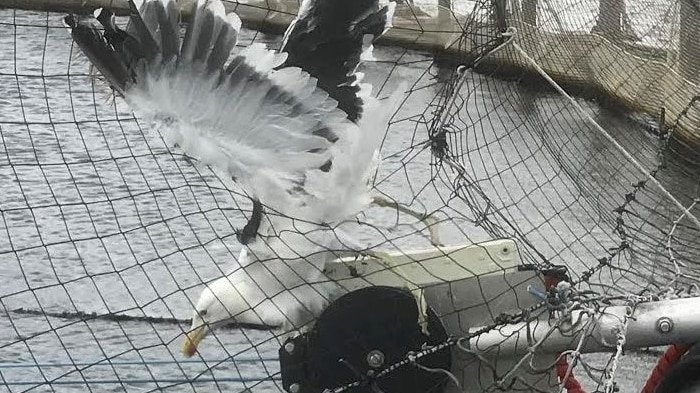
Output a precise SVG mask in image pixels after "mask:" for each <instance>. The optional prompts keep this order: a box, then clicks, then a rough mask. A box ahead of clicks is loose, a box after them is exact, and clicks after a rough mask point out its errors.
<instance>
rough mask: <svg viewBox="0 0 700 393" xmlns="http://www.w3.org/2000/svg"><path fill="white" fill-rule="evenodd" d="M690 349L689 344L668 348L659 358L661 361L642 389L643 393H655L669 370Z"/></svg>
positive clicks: (674, 345)
mask: <svg viewBox="0 0 700 393" xmlns="http://www.w3.org/2000/svg"><path fill="white" fill-rule="evenodd" d="M689 349H690V345H688V344H673V345H670V346H669V347H668V348H666V351H665V352H664V353H663V354H662V355H661V356H659V360H658V362H657V363H656V366H655V367H654V369H653V370H652V371H651V374H649V377H648V378H647V381H646V383H645V384H644V388H642V393H654V392H655V391H656V388H657V387H658V386H659V384H660V383H661V380H662V379H664V376H666V373H667V372H668V370H670V369H671V367H673V366H674V365H675V364H676V363H678V361H679V360H680V359H681V358H682V357H683V355H685V353H686V352H688V350H689Z"/></svg>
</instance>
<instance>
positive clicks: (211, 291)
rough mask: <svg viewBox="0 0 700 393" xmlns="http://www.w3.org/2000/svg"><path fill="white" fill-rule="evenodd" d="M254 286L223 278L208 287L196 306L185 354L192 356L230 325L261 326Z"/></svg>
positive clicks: (187, 337)
mask: <svg viewBox="0 0 700 393" xmlns="http://www.w3.org/2000/svg"><path fill="white" fill-rule="evenodd" d="M252 293H254V291H252V290H251V283H250V282H249V281H248V280H245V279H241V278H240V277H239V278H238V279H236V275H229V276H225V277H221V278H219V279H217V280H214V281H212V282H211V283H209V284H207V286H206V287H205V288H204V290H203V291H202V293H201V294H200V295H199V299H198V300H197V303H196V305H195V311H194V313H193V315H192V325H191V326H190V329H189V330H188V331H187V333H186V334H185V339H184V342H183V345H182V353H183V354H184V355H185V356H187V357H191V356H192V355H194V353H195V352H196V351H197V346H198V345H199V343H200V342H201V341H202V339H204V337H206V336H207V335H208V334H209V333H210V332H211V331H212V330H214V329H216V328H217V327H220V326H223V325H227V324H229V323H234V322H235V323H241V324H255V323H257V324H260V323H261V321H260V318H258V317H257V316H256V315H255V313H254V312H253V310H252V309H251V303H250V301H252V300H253V299H251V294H252Z"/></svg>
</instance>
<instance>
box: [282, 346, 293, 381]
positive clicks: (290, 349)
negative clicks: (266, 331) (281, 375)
mask: <svg viewBox="0 0 700 393" xmlns="http://www.w3.org/2000/svg"><path fill="white" fill-rule="evenodd" d="M294 349H295V347H294V343H293V342H291V341H290V342H288V343H286V344H284V350H285V351H287V353H292V352H294ZM290 389H291V387H290Z"/></svg>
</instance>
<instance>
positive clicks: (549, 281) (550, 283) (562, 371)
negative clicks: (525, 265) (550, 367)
mask: <svg viewBox="0 0 700 393" xmlns="http://www.w3.org/2000/svg"><path fill="white" fill-rule="evenodd" d="M560 281H561V280H560V279H559V278H558V277H554V276H550V275H545V276H544V287H545V288H547V290H549V291H551V290H553V289H554V288H556V286H557V284H559V282H560ZM555 367H556V370H557V378H558V379H559V383H561V384H563V385H564V388H566V391H567V392H568V393H586V392H585V391H584V390H583V387H581V384H580V383H579V381H578V379H576V377H575V376H574V372H573V370H571V373H570V374H569V377H568V378H566V371H567V370H568V369H569V361H568V360H566V355H564V356H562V357H560V358H559V360H557V364H556V365H555ZM565 378H566V380H564V379H565Z"/></svg>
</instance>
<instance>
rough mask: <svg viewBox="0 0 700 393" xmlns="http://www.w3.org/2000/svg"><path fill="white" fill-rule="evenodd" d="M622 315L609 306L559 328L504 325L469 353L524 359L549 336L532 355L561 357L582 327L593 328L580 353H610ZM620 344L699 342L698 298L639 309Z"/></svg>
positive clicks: (471, 342) (580, 314)
mask: <svg viewBox="0 0 700 393" xmlns="http://www.w3.org/2000/svg"><path fill="white" fill-rule="evenodd" d="M626 313H627V307H624V306H613V307H608V308H606V309H605V310H604V311H602V312H600V313H598V314H597V315H595V316H590V315H589V314H587V313H586V312H583V311H576V312H574V313H572V318H571V323H564V324H560V326H556V321H555V320H551V321H543V320H536V321H532V322H529V323H527V322H524V323H518V324H512V325H506V326H504V327H502V328H500V329H497V330H492V331H490V332H488V333H485V334H482V335H479V336H477V337H474V338H472V339H471V340H469V347H470V348H471V349H472V350H475V351H477V352H479V353H482V354H484V355H487V354H488V353H498V356H509V355H510V356H514V355H519V354H524V353H527V352H528V351H529V350H530V347H531V346H532V344H533V343H536V342H538V341H540V340H542V339H543V338H544V337H545V336H547V335H549V337H547V338H546V339H544V340H542V343H541V345H539V346H538V347H537V349H536V350H537V352H542V353H560V352H563V351H566V350H575V349H576V346H577V344H578V342H579V340H580V339H581V337H582V335H583V334H584V331H586V326H587V324H589V323H592V324H593V326H592V329H590V330H589V331H590V332H591V334H590V335H589V336H588V337H587V338H586V339H585V343H584V345H583V347H582V350H581V351H582V352H584V353H588V352H609V351H613V350H615V346H616V345H617V339H618V333H619V332H620V330H621V329H622V326H623V324H624V321H625V315H626ZM528 325H529V326H528ZM474 330H477V329H474ZM625 339H626V341H625V345H624V348H625V349H634V348H646V347H654V346H660V345H668V344H673V343H694V342H700V298H684V299H675V300H664V301H658V302H649V303H642V304H640V305H638V306H637V308H636V309H635V310H634V313H633V314H632V318H631V319H630V320H629V321H628V326H627V332H626V334H625ZM495 349H497V351H494V350H495Z"/></svg>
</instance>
